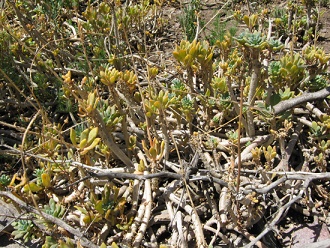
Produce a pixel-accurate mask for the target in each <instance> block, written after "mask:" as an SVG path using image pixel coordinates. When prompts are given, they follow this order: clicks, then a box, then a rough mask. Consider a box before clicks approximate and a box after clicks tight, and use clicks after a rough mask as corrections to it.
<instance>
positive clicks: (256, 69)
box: [246, 49, 260, 137]
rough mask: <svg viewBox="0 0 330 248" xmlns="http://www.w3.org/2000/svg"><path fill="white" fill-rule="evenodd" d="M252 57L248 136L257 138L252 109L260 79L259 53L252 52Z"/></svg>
mask: <svg viewBox="0 0 330 248" xmlns="http://www.w3.org/2000/svg"><path fill="white" fill-rule="evenodd" d="M251 56H252V75H251V81H250V89H249V95H248V106H249V108H248V110H247V127H246V128H247V134H248V136H249V137H253V136H255V128H254V123H253V119H254V117H253V113H252V111H251V110H252V108H253V106H254V102H255V96H256V92H257V86H258V82H259V78H260V61H259V51H256V50H255V49H254V50H251Z"/></svg>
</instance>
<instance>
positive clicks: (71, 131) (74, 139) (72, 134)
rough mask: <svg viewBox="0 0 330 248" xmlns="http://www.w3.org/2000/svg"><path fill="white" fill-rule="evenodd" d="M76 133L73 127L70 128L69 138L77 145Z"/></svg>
mask: <svg viewBox="0 0 330 248" xmlns="http://www.w3.org/2000/svg"><path fill="white" fill-rule="evenodd" d="M76 139H77V134H76V131H75V130H74V128H70V140H71V142H72V144H73V145H75V146H76V145H77V141H76Z"/></svg>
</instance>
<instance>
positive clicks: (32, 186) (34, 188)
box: [23, 182, 42, 193]
mask: <svg viewBox="0 0 330 248" xmlns="http://www.w3.org/2000/svg"><path fill="white" fill-rule="evenodd" d="M40 190H42V187H40V186H38V185H37V184H36V183H34V182H30V183H29V184H25V185H24V187H23V192H24V193H28V192H30V191H31V192H33V193H35V192H38V191H40Z"/></svg>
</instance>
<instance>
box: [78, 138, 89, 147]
mask: <svg viewBox="0 0 330 248" xmlns="http://www.w3.org/2000/svg"><path fill="white" fill-rule="evenodd" d="M86 145H87V139H83V140H82V141H80V144H79V148H80V149H83V148H84V147H85V146H86Z"/></svg>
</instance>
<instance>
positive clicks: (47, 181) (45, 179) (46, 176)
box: [41, 173, 52, 188]
mask: <svg viewBox="0 0 330 248" xmlns="http://www.w3.org/2000/svg"><path fill="white" fill-rule="evenodd" d="M41 181H42V185H43V186H44V187H45V188H49V187H51V186H52V184H51V178H50V176H49V174H48V173H42V174H41Z"/></svg>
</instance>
